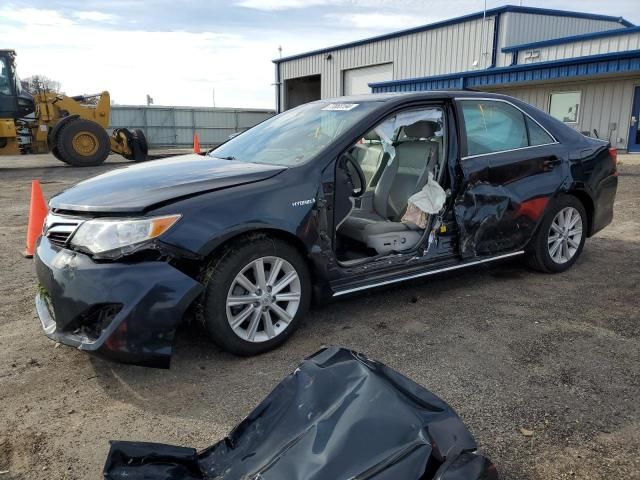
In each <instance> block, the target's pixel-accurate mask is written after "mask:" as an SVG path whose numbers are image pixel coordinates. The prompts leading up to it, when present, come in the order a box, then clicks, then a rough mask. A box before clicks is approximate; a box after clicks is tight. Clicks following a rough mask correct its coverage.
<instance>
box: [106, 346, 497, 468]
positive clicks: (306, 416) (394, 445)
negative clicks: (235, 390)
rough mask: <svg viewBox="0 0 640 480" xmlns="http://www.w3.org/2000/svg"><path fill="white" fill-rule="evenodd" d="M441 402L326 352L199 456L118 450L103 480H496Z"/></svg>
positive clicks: (342, 353) (172, 450)
mask: <svg viewBox="0 0 640 480" xmlns="http://www.w3.org/2000/svg"><path fill="white" fill-rule="evenodd" d="M476 449H477V446H476V442H475V440H474V439H473V437H472V435H471V433H470V432H469V431H468V430H467V429H466V427H465V426H464V424H463V423H462V421H461V420H460V418H459V417H458V416H457V414H456V413H455V412H454V411H453V410H452V409H451V407H449V406H448V405H447V404H446V403H445V402H443V401H442V400H441V399H439V398H438V397H436V396H435V395H433V394H432V393H431V392H429V391H427V390H426V389H424V388H423V387H421V386H420V385H418V384H416V383H414V382H413V381H411V380H409V379H408V378H406V377H404V376H402V375H400V374H399V373H398V372H396V371H394V370H392V369H391V368H389V367H387V366H386V365H384V364H381V363H379V362H375V361H372V360H369V359H368V358H366V357H365V356H363V355H361V354H358V353H356V352H353V351H350V350H345V349H340V348H336V347H330V348H327V349H325V350H321V351H320V352H317V353H316V354H314V355H312V356H311V357H309V358H308V359H307V360H305V361H304V362H302V363H301V364H300V366H299V367H298V368H297V369H296V370H295V371H294V372H293V373H292V374H290V375H289V376H288V377H286V378H285V379H284V380H283V381H282V382H281V383H280V384H279V385H278V386H277V387H276V388H275V389H274V390H273V391H272V392H271V393H270V394H269V395H268V396H267V397H266V398H265V399H264V400H263V401H262V402H261V403H260V404H259V405H258V406H257V407H256V408H255V409H254V410H253V412H251V413H250V414H249V415H248V416H247V417H246V418H245V419H244V420H243V421H242V422H241V423H240V424H239V425H238V426H236V427H235V428H234V429H233V431H232V432H231V433H230V434H229V435H228V436H227V437H225V438H224V439H222V440H221V441H219V442H217V443H216V444H215V445H212V446H211V447H208V448H206V449H204V450H202V451H200V452H197V451H196V450H195V449H191V448H183V447H175V446H171V445H162V444H153V443H141V442H122V441H118V442H112V443H111V450H110V452H109V455H108V458H107V461H106V464H105V468H104V478H105V479H109V480H119V479H143V478H144V479H149V480H171V479H176V480H177V479H208V478H211V479H213V478H219V479H222V478H224V479H228V480H232V479H249V478H250V479H258V478H260V479H263V480H270V479H274V480H275V479H277V480H280V479H290V480H297V479H300V480H303V479H304V480H314V479H335V480H338V479H353V478H361V479H379V480H382V479H404V480H412V479H416V480H418V479H421V480H430V479H438V480H462V479H464V480H497V478H498V475H497V473H496V469H495V467H494V466H493V464H492V463H491V462H490V461H489V460H488V459H487V458H486V457H484V456H482V455H480V454H478V453H476Z"/></svg>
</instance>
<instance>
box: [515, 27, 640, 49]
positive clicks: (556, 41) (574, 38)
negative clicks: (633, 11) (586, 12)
mask: <svg viewBox="0 0 640 480" xmlns="http://www.w3.org/2000/svg"><path fill="white" fill-rule="evenodd" d="M639 32H640V27H628V28H618V29H615V30H605V31H602V32H591V33H583V34H581V35H570V36H568V37H560V38H552V39H550V40H540V41H539V42H530V43H521V44H520V45H509V46H507V47H504V48H503V49H502V51H503V52H505V53H507V52H515V51H517V50H524V49H529V48H540V47H547V46H550V45H561V44H563V43H571V42H581V41H584V40H591V39H592V38H603V37H604V38H606V37H617V36H619V35H630V34H633V33H639Z"/></svg>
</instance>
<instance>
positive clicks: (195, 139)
mask: <svg viewBox="0 0 640 480" xmlns="http://www.w3.org/2000/svg"><path fill="white" fill-rule="evenodd" d="M193 153H197V154H198V155H200V140H198V134H197V133H194V134H193Z"/></svg>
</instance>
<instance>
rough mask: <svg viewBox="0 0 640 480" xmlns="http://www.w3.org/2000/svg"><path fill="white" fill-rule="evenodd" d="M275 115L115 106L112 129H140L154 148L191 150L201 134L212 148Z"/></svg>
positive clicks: (251, 110) (254, 110)
mask: <svg viewBox="0 0 640 480" xmlns="http://www.w3.org/2000/svg"><path fill="white" fill-rule="evenodd" d="M272 115H274V111H272V110H256V109H228V108H198V107H160V106H158V107H153V106H151V107H146V106H136V105H112V106H111V120H110V122H109V128H110V129H113V128H117V127H126V128H129V129H134V128H139V129H141V130H142V131H143V132H144V133H145V136H146V137H147V141H148V142H149V145H150V146H152V147H160V146H191V145H193V134H194V133H195V132H197V133H198V138H199V140H200V143H201V144H203V145H207V146H209V145H217V144H220V143H222V142H224V141H225V140H227V139H228V138H229V136H230V135H232V134H233V133H236V132H241V131H244V130H246V129H248V128H251V127H253V126H254V125H255V124H257V123H260V122H261V121H263V120H266V119H267V118H269V117H271V116H272Z"/></svg>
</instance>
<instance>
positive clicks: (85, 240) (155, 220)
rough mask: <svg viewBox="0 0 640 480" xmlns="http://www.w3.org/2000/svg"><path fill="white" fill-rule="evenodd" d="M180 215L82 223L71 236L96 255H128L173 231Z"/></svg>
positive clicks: (103, 219) (78, 244)
mask: <svg viewBox="0 0 640 480" xmlns="http://www.w3.org/2000/svg"><path fill="white" fill-rule="evenodd" d="M179 218H180V215H168V216H163V217H149V218H138V219H122V218H121V219H116V218H96V219H94V220H87V221H86V222H84V223H82V224H81V225H80V226H79V227H78V229H77V230H76V232H75V234H74V235H73V237H71V245H73V246H75V247H81V248H83V249H87V250H89V251H90V252H92V253H102V252H108V251H110V250H116V249H117V250H119V251H121V252H124V253H126V252H127V251H131V250H134V249H135V247H136V246H137V245H138V244H140V243H143V242H146V241H148V240H151V239H153V238H156V237H159V236H160V235H162V234H163V233H165V232H166V231H167V230H169V229H170V228H171V227H172V226H173V225H174V224H175V223H176V222H177V221H178V219H179Z"/></svg>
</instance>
